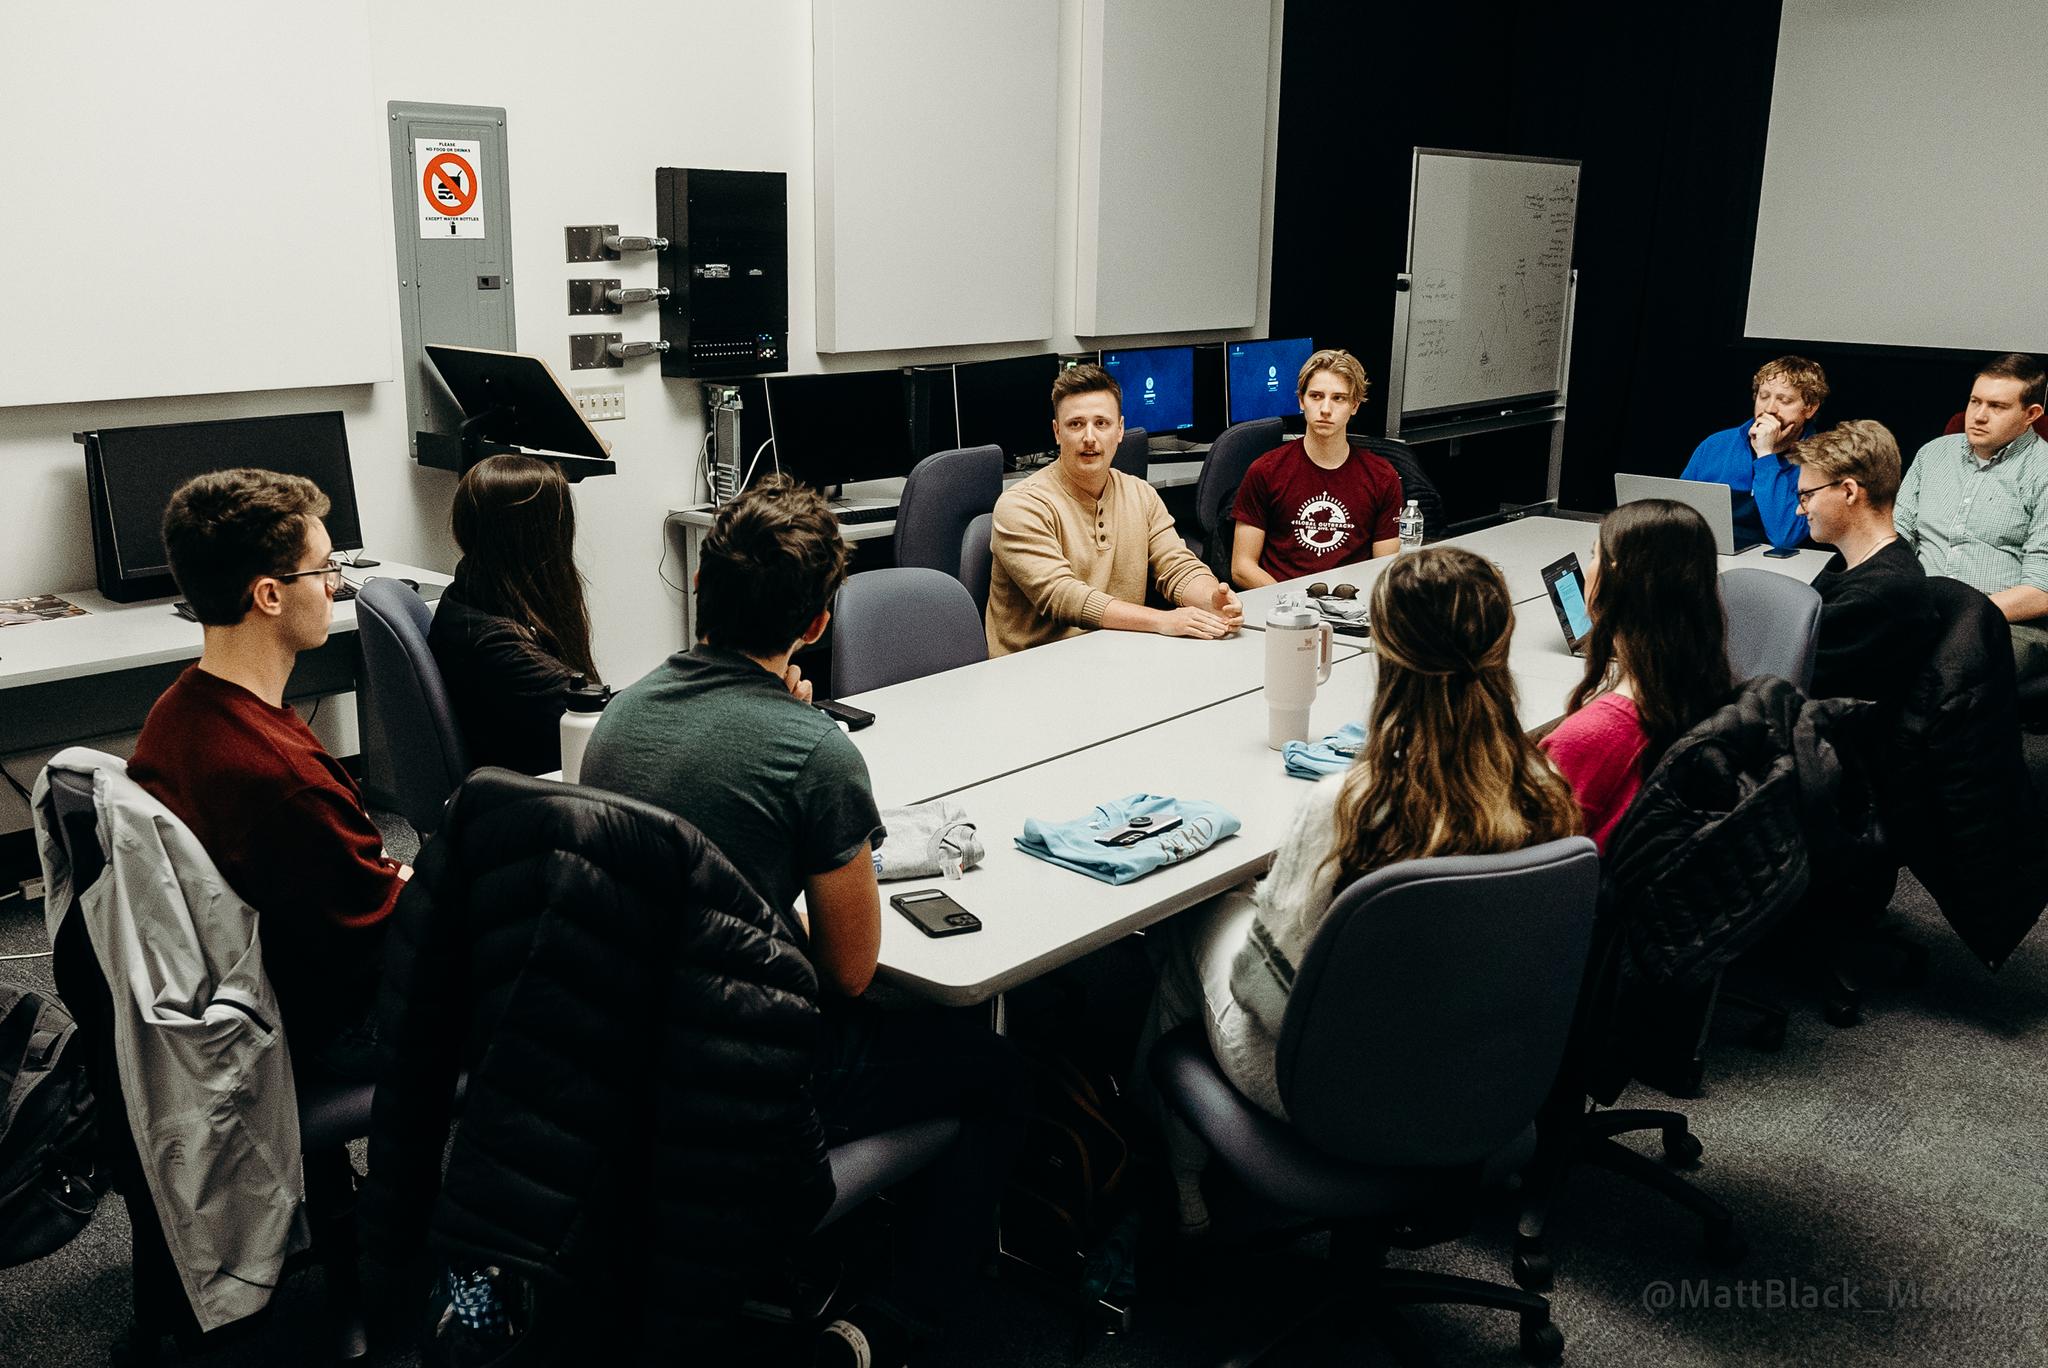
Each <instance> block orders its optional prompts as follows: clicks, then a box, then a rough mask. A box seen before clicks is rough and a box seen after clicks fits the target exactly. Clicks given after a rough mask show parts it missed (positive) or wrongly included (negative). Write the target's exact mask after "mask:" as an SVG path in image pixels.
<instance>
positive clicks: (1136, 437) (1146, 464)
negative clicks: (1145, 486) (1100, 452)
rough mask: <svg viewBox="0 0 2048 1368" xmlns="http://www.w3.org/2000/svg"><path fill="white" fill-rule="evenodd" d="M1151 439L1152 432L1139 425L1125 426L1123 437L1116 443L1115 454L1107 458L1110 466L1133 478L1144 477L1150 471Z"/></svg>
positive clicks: (1140, 478)
mask: <svg viewBox="0 0 2048 1368" xmlns="http://www.w3.org/2000/svg"><path fill="white" fill-rule="evenodd" d="M1151 440H1152V434H1151V433H1149V432H1147V431H1145V429H1143V428H1141V427H1127V428H1125V429H1124V439H1123V440H1122V441H1121V442H1118V443H1117V444H1116V455H1114V456H1112V457H1110V459H1109V464H1110V466H1111V467H1112V468H1114V469H1116V470H1121V471H1122V472H1123V473H1124V474H1126V475H1129V476H1131V477H1132V478H1134V479H1139V480H1142V479H1144V478H1145V477H1146V476H1147V475H1150V474H1151V473H1152V448H1151V446H1150V445H1149V443H1150V442H1151Z"/></svg>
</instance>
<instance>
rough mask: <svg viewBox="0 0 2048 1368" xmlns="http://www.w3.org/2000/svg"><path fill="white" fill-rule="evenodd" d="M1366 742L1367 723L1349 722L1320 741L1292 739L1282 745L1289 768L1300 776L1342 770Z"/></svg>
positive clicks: (1321, 775) (1311, 775) (1281, 753)
mask: <svg viewBox="0 0 2048 1368" xmlns="http://www.w3.org/2000/svg"><path fill="white" fill-rule="evenodd" d="M1364 745H1365V724H1364V723H1363V722H1346V723H1345V724H1344V725H1343V726H1341V727H1339V728H1337V730H1335V731H1333V732H1331V733H1330V734H1329V735H1328V736H1326V737H1324V738H1323V739H1322V740H1320V741H1289V742H1288V743H1287V744H1286V745H1284V746H1282V747H1281V748H1280V758H1281V760H1282V761H1283V762H1285V763H1286V765H1287V772H1288V773H1289V774H1291V775H1293V776H1294V777H1295V778H1297V779H1320V778H1322V777H1323V776H1324V775H1326V774H1341V773H1342V772H1344V771H1345V770H1347V769H1350V768H1351V761H1352V759H1353V757H1355V756H1356V755H1357V754H1358V752H1359V750H1360V749H1361V748H1362V747H1363V746H1364Z"/></svg>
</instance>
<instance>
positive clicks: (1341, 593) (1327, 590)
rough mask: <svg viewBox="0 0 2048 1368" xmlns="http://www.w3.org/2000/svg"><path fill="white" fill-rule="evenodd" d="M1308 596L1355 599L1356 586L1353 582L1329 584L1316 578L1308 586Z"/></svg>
mask: <svg viewBox="0 0 2048 1368" xmlns="http://www.w3.org/2000/svg"><path fill="white" fill-rule="evenodd" d="M1308 596H1309V597H1310V598H1340V599H1355V598H1357V597H1358V586H1357V585H1355V584H1338V585H1329V584H1325V583H1323V582H1322V581H1321V580H1317V581H1316V582H1315V583H1314V584H1311V585H1310V586H1309V587H1308Z"/></svg>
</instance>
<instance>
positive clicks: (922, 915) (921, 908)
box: [889, 888, 981, 936]
mask: <svg viewBox="0 0 2048 1368" xmlns="http://www.w3.org/2000/svg"><path fill="white" fill-rule="evenodd" d="M889 904H890V906H892V907H894V908H895V909H896V910H897V911H898V912H901V913H902V914H903V915H904V916H906V917H908V918H910V919H911V920H912V921H914V922H916V923H917V929H918V930H920V931H922V932H924V933H925V934H926V935H927V936H964V935H966V934H967V933H968V932H970V931H979V930H981V918H979V917H977V916H975V915H974V914H973V913H972V912H969V911H968V910H967V909H966V908H964V907H962V906H961V905H960V904H959V903H956V902H954V901H953V899H952V896H951V895H950V894H948V893H946V892H944V891H943V890H941V889H937V888H917V889H912V890H911V891H910V892H908V893H896V894H892V895H891V896H890V898H889Z"/></svg>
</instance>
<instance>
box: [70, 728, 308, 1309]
mask: <svg viewBox="0 0 2048 1368" xmlns="http://www.w3.org/2000/svg"><path fill="white" fill-rule="evenodd" d="M49 770H51V771H67V770H68V771H71V772H73V773H76V774H81V775H89V776H90V777H91V781H92V789H93V797H94V801H95V806H96V807H97V808H98V814H99V838H100V844H101V846H102V848H103V849H104V850H105V851H106V854H107V867H106V869H105V871H104V872H103V873H102V874H101V875H100V876H99V878H97V879H96V880H94V881H93V883H92V885H91V886H90V887H88V888H83V889H80V888H76V887H74V886H73V885H74V880H73V878H72V869H71V860H70V857H69V855H68V854H67V853H66V851H65V847H64V844H63V840H62V837H61V835H60V834H59V830H58V819H57V812H56V805H55V799H54V795H53V794H52V792H51V788H50V780H49V777H48V775H49V771H46V772H45V773H44V775H43V776H41V777H39V778H38V779H37V781H36V789H35V794H34V803H33V806H34V815H35V822H36V841H37V846H38V850H39V853H40V854H41V857H42V867H43V878H44V880H45V881H46V884H47V888H48V897H47V902H46V904H45V908H46V911H45V916H46V920H47V922H48V926H49V933H50V940H51V943H52V944H55V943H56V940H57V932H58V930H59V928H60V927H62V926H63V924H64V921H65V919H66V918H67V917H70V916H73V915H77V916H82V917H84V918H85V919H86V931H87V934H88V936H89V938H90V940H91V942H92V947H93V953H94V956H95V958H96V959H97V960H98V962H99V966H100V970H101V972H102V973H103V974H104V975H105V976H106V980H107V986H108V988H109V990H110V992H111V994H112V998H113V1003H114V1054H115V1059H116V1061H117V1063H118V1066H119V1069H120V1078H121V1090H122V1092H123V1093H124V1094H125V1096H126V1100H127V1106H128V1124H129V1127H130V1129H131V1130H132V1132H133V1134H134V1137H135V1148H136V1151H137V1153H138V1155H139V1156H140V1157H141V1160H142V1168H143V1173H144V1175H145V1177H146V1178H147V1180H148V1183H149V1192H150V1197H151V1199H152V1201H153V1203H154V1205H155V1207H156V1211H157V1215H158V1217H159V1218H160V1219H161V1220H162V1222H163V1230H164V1241H165V1243H166V1244H167V1245H168V1246H169V1248H170V1251H171V1257H172V1260H173V1262H174V1263H175V1264H176V1266H177V1272H178V1277H179V1279H180V1281H181V1282H182V1283H183V1285H184V1288H185V1294H186V1296H187V1297H188V1298H189V1299H190V1300H191V1303H192V1311H193V1314H194V1315H195V1316H196V1317H197V1318H198V1321H199V1326H200V1329H202V1330H212V1329H215V1328H217V1327H219V1326H223V1325H226V1324H228V1323H229V1322H231V1321H236V1320H240V1319H242V1318H243V1317H245V1316H248V1315H251V1314H253V1313H254V1312H256V1311H260V1310H261V1309H262V1308H263V1306H264V1305H265V1304H266V1303H267V1302H268V1301H269V1300H270V1294H271V1291H272V1290H273V1288H274V1287H275V1286H276V1284H277V1281H278V1277H279V1275H280V1272H281V1271H282V1268H283V1264H284V1261H285V1258H286V1256H287V1255H290V1254H293V1253H296V1252H298V1251H299V1250H301V1249H304V1248H305V1247H306V1245H307V1243H308V1233H307V1227H306V1217H305V1212H304V1191H305V1183H304V1178H303V1175H302V1173H301V1169H300V1156H299V1112H298V1100H297V1094H296V1091H295V1089H294V1087H293V1083H292V1065H291V1056H290V1053H289V1052H288V1051H287V1049H286V1047H285V1040H284V1035H283V1033H282V1031H281V1029H280V1027H279V1026H278V1014H277V1000H276V998H275V997H274V996H273V995H272V993H271V989H270V981H269V979H268V978H267V977H266V976H265V975H264V972H263V952H262V948H261V945H260V943H259V941H258V937H257V915H256V911H255V909H253V908H251V907H250V906H249V905H248V904H247V903H245V902H243V901H242V900H241V898H239V897H237V896H236V894H235V892H234V890H233V889H231V888H229V887H228V885H227V881H226V880H225V879H223V878H222V877H221V875H220V871H219V870H217V869H215V868H214V864H213V861H212V860H211V859H210V858H208V856H207V854H206V851H205V850H204V849H203V848H201V846H200V844H199V842H198V839H197V838H196V837H194V836H193V835H192V833H191V832H190V831H189V830H187V829H186V827H185V825H184V823H182V822H180V821H179V820H178V819H177V818H176V817H175V816H174V815H172V813H171V812H170V810H169V809H167V808H165V807H164V805H163V804H161V803H159V802H158V801H157V800H156V799H154V798H152V797H150V796H149V794H148V793H146V792H144V791H143V789H142V788H141V786H140V785H138V784H136V783H135V781H134V780H132V779H130V778H129V777H128V767H127V765H126V764H125V763H124V762H122V761H121V760H119V759H117V758H115V757H114V756H111V755H105V754H102V753H100V752H98V751H93V750H87V749H85V748H83V747H72V748H71V749H69V750H66V751H64V752H62V753H61V754H59V755H58V756H57V757H56V758H55V759H53V760H51V761H50V765H49ZM109 1120H111V1118H109Z"/></svg>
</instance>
